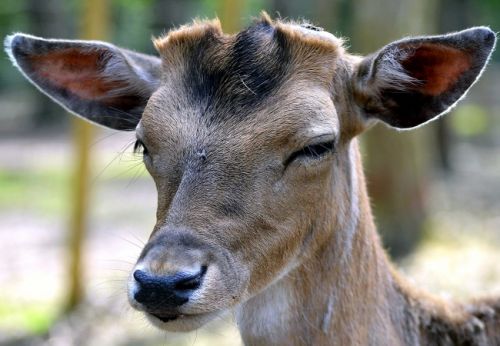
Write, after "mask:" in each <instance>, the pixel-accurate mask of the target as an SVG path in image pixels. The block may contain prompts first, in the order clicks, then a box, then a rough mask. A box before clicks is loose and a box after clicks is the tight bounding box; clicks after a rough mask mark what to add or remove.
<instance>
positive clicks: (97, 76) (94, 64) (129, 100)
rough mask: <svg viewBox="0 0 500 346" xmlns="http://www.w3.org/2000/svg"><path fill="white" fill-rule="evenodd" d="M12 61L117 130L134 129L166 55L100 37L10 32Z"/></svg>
mask: <svg viewBox="0 0 500 346" xmlns="http://www.w3.org/2000/svg"><path fill="white" fill-rule="evenodd" d="M4 46H5V50H6V52H7V54H8V55H9V57H10V59H11V61H12V63H13V64H14V66H16V67H17V68H18V69H19V70H20V71H21V73H22V74H23V75H24V77H26V78H27V79H28V80H29V81H30V82H31V83H33V84H34V85H35V86H36V87H37V88H38V89H39V90H40V91H42V92H43V93H45V94H46V95H47V96H49V97H50V98H52V99H53V100H54V101H55V102H57V103H58V104H60V105H61V106H62V107H64V108H65V109H66V110H68V111H70V112H72V113H74V114H76V115H78V116H81V117H83V118H85V119H87V120H89V121H91V122H94V123H97V124H100V125H103V126H106V127H110V128H113V129H117V130H133V129H135V126H136V125H137V123H138V122H139V120H140V118H141V115H142V112H143V110H144V106H145V105H146V102H147V100H148V99H149V97H150V96H151V94H152V93H153V91H154V90H156V89H157V88H158V86H159V81H160V67H161V60H160V59H159V58H157V57H154V56H148V55H144V54H140V53H136V52H132V51H129V50H126V49H122V48H118V47H116V46H113V45H111V44H108V43H105V42H100V41H77V40H54V39H43V38H39V37H35V36H31V35H26V34H14V35H11V36H7V37H6V38H5V41H4Z"/></svg>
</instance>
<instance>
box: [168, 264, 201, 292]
mask: <svg viewBox="0 0 500 346" xmlns="http://www.w3.org/2000/svg"><path fill="white" fill-rule="evenodd" d="M206 272H207V266H202V267H201V269H200V271H199V272H198V273H196V274H194V275H190V276H184V277H181V278H180V279H179V280H178V281H177V282H176V283H175V286H174V289H175V290H178V291H188V290H196V289H198V288H199V287H200V285H201V282H202V280H203V277H204V276H205V273H206Z"/></svg>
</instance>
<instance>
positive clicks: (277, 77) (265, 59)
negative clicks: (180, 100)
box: [184, 22, 291, 122]
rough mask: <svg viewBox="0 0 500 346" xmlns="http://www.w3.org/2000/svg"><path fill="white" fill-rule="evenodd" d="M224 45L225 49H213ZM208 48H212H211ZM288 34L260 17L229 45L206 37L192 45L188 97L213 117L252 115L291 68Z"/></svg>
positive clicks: (211, 119)
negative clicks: (258, 20) (259, 19)
mask: <svg viewBox="0 0 500 346" xmlns="http://www.w3.org/2000/svg"><path fill="white" fill-rule="evenodd" d="M218 44H219V45H220V47H221V49H223V50H224V51H223V52H222V57H223V59H221V52H220V51H219V52H217V51H214V45H215V48H216V47H217V45H218ZM209 52H214V54H210V53H209ZM290 60H291V59H290V53H289V49H288V48H287V41H286V37H285V35H284V34H283V33H282V32H280V31H279V30H277V29H276V28H275V27H273V26H272V25H271V24H269V23H267V22H258V23H255V24H254V25H252V26H250V27H249V28H247V29H246V30H244V31H242V32H240V33H238V34H237V35H236V36H234V39H233V41H232V42H231V43H230V44H228V45H221V44H220V43H218V42H217V38H216V37H206V38H205V39H203V40H201V41H200V42H199V43H198V44H197V45H196V46H195V47H194V48H193V49H192V51H191V54H190V55H189V57H188V61H187V69H186V72H185V75H184V87H185V88H186V90H187V92H188V95H189V98H190V99H191V100H192V101H193V102H195V103H196V104H199V105H200V110H201V111H200V116H204V117H207V120H209V122H220V121H224V120H227V119H228V118H242V117H245V116H248V114H249V113H251V111H252V110H255V109H256V108H257V107H259V106H260V105H262V104H263V102H265V100H266V99H267V98H268V97H269V96H270V95H271V94H273V93H274V92H275V91H276V90H278V89H279V86H280V85H281V84H282V83H283V81H284V79H285V78H286V76H287V72H288V70H289V68H290Z"/></svg>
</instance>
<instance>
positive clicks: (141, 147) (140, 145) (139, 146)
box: [134, 139, 149, 155]
mask: <svg viewBox="0 0 500 346" xmlns="http://www.w3.org/2000/svg"><path fill="white" fill-rule="evenodd" d="M140 152H142V155H148V154H149V151H148V149H147V148H146V146H145V145H144V143H143V142H142V141H141V140H139V139H138V140H136V141H135V144H134V154H138V153H140Z"/></svg>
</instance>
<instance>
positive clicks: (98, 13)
mask: <svg viewBox="0 0 500 346" xmlns="http://www.w3.org/2000/svg"><path fill="white" fill-rule="evenodd" d="M82 10H83V11H82V12H83V16H82V26H81V35H80V36H81V38H82V39H86V40H90V39H105V38H106V36H107V33H108V23H109V15H108V10H109V6H108V1H107V0H83V1H82ZM72 119H73V124H72V127H73V141H74V142H73V145H74V150H75V152H74V154H75V155H74V157H75V160H76V162H75V172H74V180H73V181H74V184H73V185H72V196H73V201H74V204H73V206H72V207H73V209H72V213H71V220H70V225H69V237H68V256H69V262H68V267H67V271H68V277H69V280H68V291H67V292H68V297H67V302H66V307H65V310H66V312H69V311H71V310H73V309H74V308H75V307H76V306H77V305H78V304H79V303H80V302H81V301H82V299H83V297H84V294H85V290H84V277H85V269H84V267H85V266H84V255H83V247H84V244H85V238H86V234H87V227H88V211H89V209H88V206H89V196H90V186H89V185H90V184H89V180H90V161H91V152H90V146H91V144H92V140H93V138H94V128H93V126H92V125H91V124H89V123H88V122H86V121H84V120H82V119H80V118H78V117H72Z"/></svg>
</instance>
